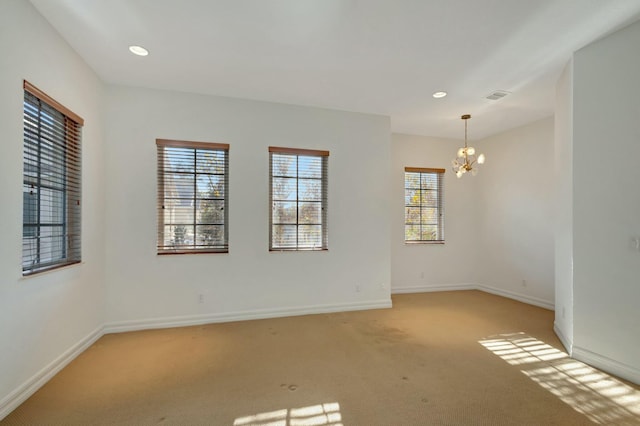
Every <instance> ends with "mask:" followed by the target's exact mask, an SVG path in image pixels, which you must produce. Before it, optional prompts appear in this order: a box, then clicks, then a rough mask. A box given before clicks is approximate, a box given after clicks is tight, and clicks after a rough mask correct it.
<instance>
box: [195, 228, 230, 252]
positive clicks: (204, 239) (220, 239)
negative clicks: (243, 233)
mask: <svg viewBox="0 0 640 426" xmlns="http://www.w3.org/2000/svg"><path fill="white" fill-rule="evenodd" d="M224 244H225V239H224V225H198V226H196V245H197V246H199V247H208V246H222V245H224Z"/></svg>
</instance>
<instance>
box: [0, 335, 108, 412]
mask: <svg viewBox="0 0 640 426" xmlns="http://www.w3.org/2000/svg"><path fill="white" fill-rule="evenodd" d="M103 334H104V333H103V331H102V327H98V328H96V329H95V330H93V331H92V332H91V333H89V335H87V336H86V337H84V338H83V339H82V340H80V341H79V342H78V343H76V344H75V345H73V346H71V347H70V348H69V349H67V350H66V351H65V352H64V353H63V354H62V355H60V356H59V357H58V358H56V359H54V360H53V361H52V362H51V363H49V365H47V366H46V367H44V368H43V369H42V370H40V371H38V372H37V373H36V374H34V375H33V376H32V377H31V378H30V379H28V380H27V381H26V382H24V383H23V384H22V385H20V386H18V387H17V388H16V389H15V390H14V391H13V392H11V393H9V395H7V396H6V397H4V398H3V399H2V401H0V420H2V419H3V418H5V417H6V416H8V415H9V413H11V412H12V411H13V410H15V409H16V408H17V407H18V406H19V405H20V404H22V403H23V402H24V401H26V400H27V399H28V398H29V397H30V396H31V395H33V394H34V393H36V391H37V390H38V389H40V388H41V387H42V386H44V385H45V384H46V383H47V382H48V381H49V380H50V379H51V378H52V377H53V376H55V375H56V374H57V373H58V372H59V371H60V370H62V369H63V368H64V367H66V366H67V365H68V364H69V363H70V362H71V361H73V360H74V359H75V358H76V357H77V356H78V355H80V354H81V353H82V352H84V351H85V350H86V349H87V348H88V347H89V346H91V345H93V344H94V343H95V341H96V340H98V339H99V338H101V337H102V336H103Z"/></svg>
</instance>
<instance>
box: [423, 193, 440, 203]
mask: <svg viewBox="0 0 640 426" xmlns="http://www.w3.org/2000/svg"><path fill="white" fill-rule="evenodd" d="M422 205H423V206H429V207H437V206H438V191H435V190H425V191H422Z"/></svg>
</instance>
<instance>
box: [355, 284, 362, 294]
mask: <svg viewBox="0 0 640 426" xmlns="http://www.w3.org/2000/svg"><path fill="white" fill-rule="evenodd" d="M360 290H361V289H360V284H356V293H360Z"/></svg>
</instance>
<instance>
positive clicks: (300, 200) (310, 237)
mask: <svg viewBox="0 0 640 426" xmlns="http://www.w3.org/2000/svg"><path fill="white" fill-rule="evenodd" d="M328 158H329V151H316V150H307V149H296V148H279V147H269V186H270V188H271V190H270V192H269V204H270V206H271V208H270V209H269V228H270V229H269V249H270V250H327V248H328V238H327V231H328V229H327V182H328V177H327V171H328V164H327V163H328Z"/></svg>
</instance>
